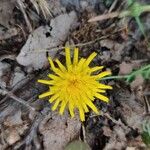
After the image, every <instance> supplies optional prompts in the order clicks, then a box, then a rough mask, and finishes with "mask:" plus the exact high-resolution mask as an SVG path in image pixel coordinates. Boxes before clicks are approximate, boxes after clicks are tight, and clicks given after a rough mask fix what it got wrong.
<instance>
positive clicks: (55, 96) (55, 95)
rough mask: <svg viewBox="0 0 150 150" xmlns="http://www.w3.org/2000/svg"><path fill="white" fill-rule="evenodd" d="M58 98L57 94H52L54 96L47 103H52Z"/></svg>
mask: <svg viewBox="0 0 150 150" xmlns="http://www.w3.org/2000/svg"><path fill="white" fill-rule="evenodd" d="M58 97H59V93H56V94H54V95H53V96H52V97H51V98H50V99H49V102H50V103H52V102H53V101H55V100H56V99H57V98H58Z"/></svg>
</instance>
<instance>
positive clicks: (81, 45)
mask: <svg viewBox="0 0 150 150" xmlns="http://www.w3.org/2000/svg"><path fill="white" fill-rule="evenodd" d="M121 30H124V28H123V29H120V30H117V31H115V32H113V33H111V34H108V35H105V36H102V37H100V38H97V39H95V40H92V41H89V42H85V43H79V44H74V45H69V47H70V48H74V47H83V46H87V45H91V44H93V43H95V42H97V41H100V40H103V39H106V38H108V37H110V36H111V35H112V34H116V33H118V32H120V31H121ZM63 49H65V46H63V47H59V48H58V47H51V48H50V49H45V50H39V49H38V50H37V49H36V50H35V51H32V53H33V52H35V53H40V52H49V51H58V50H63Z"/></svg>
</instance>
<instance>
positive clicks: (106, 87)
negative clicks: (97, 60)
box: [98, 83, 112, 90]
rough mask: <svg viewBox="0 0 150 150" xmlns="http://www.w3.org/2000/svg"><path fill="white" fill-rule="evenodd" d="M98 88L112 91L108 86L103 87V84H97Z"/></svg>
mask: <svg viewBox="0 0 150 150" xmlns="http://www.w3.org/2000/svg"><path fill="white" fill-rule="evenodd" d="M98 88H100V89H110V90H111V89H112V87H111V86H109V85H105V84H101V83H99V86H98Z"/></svg>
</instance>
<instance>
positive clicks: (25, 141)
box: [13, 107, 50, 150]
mask: <svg viewBox="0 0 150 150" xmlns="http://www.w3.org/2000/svg"><path fill="white" fill-rule="evenodd" d="M49 112H50V109H49V107H44V108H43V110H42V111H41V112H39V113H38V114H37V115H36V117H35V119H34V121H33V123H32V126H31V128H30V129H29V132H28V134H27V136H26V137H25V138H24V139H23V141H21V142H18V143H17V144H16V145H15V147H14V148H13V149H14V150H17V149H19V148H20V147H21V146H22V145H24V144H25V145H26V146H28V145H30V144H31V142H32V141H33V140H34V138H36V137H37V129H38V126H39V124H40V123H41V121H42V120H43V119H44V118H45V116H46V115H47V114H48V113H49Z"/></svg>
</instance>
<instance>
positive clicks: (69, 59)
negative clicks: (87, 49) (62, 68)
mask: <svg viewBox="0 0 150 150" xmlns="http://www.w3.org/2000/svg"><path fill="white" fill-rule="evenodd" d="M65 52H66V66H67V68H68V67H69V66H70V65H71V58H70V57H71V56H70V48H69V47H66V48H65Z"/></svg>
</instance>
